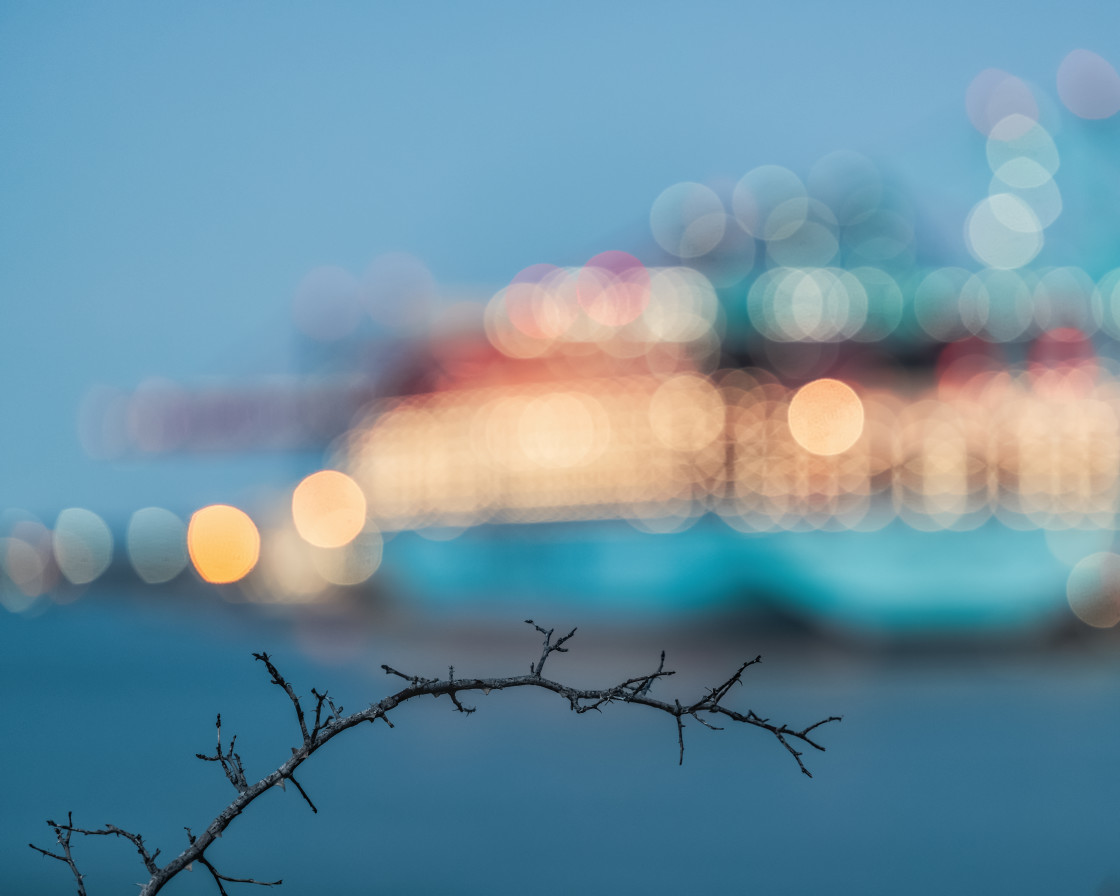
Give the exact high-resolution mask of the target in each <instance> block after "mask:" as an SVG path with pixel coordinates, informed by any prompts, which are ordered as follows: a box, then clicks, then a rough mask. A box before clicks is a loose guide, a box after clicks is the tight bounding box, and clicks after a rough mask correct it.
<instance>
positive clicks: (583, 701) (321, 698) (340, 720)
mask: <svg viewBox="0 0 1120 896" xmlns="http://www.w3.org/2000/svg"><path fill="white" fill-rule="evenodd" d="M525 622H526V623H527V624H528V625H531V626H533V628H535V629H536V630H537V631H538V632H540V633H541V634H542V635H544V642H543V644H542V646H541V654H540V657H539V658H538V659H537V661H536V662H535V663H530V664H529V674H527V675H514V676H510V677H507V678H456V677H455V668H454V667H453V666H451V667H449V668H448V675H447V678H446V679H444V680H441V679H438V678H425V677H423V676H420V675H409V674H407V673H404V672H401V671H399V670H397V669H394V668H393V667H392V666H388V665H383V666H382V667H381V668H382V669H384V670H385V673H386V674H387V675H392V676H396V677H398V678H401V679H404V681H405V682H407V686H406V687H405V688H404V689H403V690H400V691H398V692H397V693H395V694H391V695H390V696H388V697H385V698H384V699H382V700H380V701H379V702H377V703H373V704H371V705H370V706H369V707H367V708H366V709H363V710H360V711H358V712H355V713H351V714H350V715H344V714H343V710H342V707H341V706H339V705H336V704H335V703H334V701H333V700H332V699H331V698H330V696H329V695H328V693H327V692H326V691H323V692H322V693H320V692H319V691H317V690H315V689H314V688H312V690H311V696H312V697H313V698H314V708H313V709H312V708H310V707H309V708H307V709H305V708H304V704H303V699H301V698H300V697H299V696H298V695H297V694H296V692H295V689H294V688H293V687H292V685H291V684H290V683H289V682H288V680H287V679H286V678H284V676H283V675H281V674H280V672H279V670H278V669H277V668H276V666H275V665H273V663H272V659H271V657H269V655H268V654H267V653H254V654H253V658H254V659H256V660H257V661H258V662H261V663H263V664H264V666H265V668H266V669H267V670H268V672H269V674H270V675H271V676H272V683H273V684H275V685H277V686H278V687H280V688H281V689H282V690H283V691H284V693H285V694H287V696H288V699H289V700H290V701H291V703H292V707H293V709H294V710H295V714H296V722H297V723H298V725H299V731H300V746H298V747H292V753H291V758H289V759H288V760H286V761H285V762H284V763H283V764H281V765H280V766H279V767H278V768H277V769H275V770H274V771H272V772H270V773H269V774H267V775H265V776H264V777H263V778H261V779H260V780H259V781H257V782H256V783H255V784H249V782H248V779H247V778H246V775H245V767H244V765H243V763H242V761H241V757H240V755H238V754H237V753H236V752H235V751H234V745H235V743H236V741H237V738H236V736H234V737H232V738H230V742H229V746H228V747H226V749H225V750H224V751H223V749H222V717H221V715H219V716H218V717H217V722H216V728H217V748H216V750H215V752H214V755H213V756H207V755H205V754H203V753H196V754H195V755H196V756H197V757H198V758H199V759H202V760H204V761H206V762H217V763H220V764H221V766H222V770H223V771H224V772H225V775H226V777H227V778H228V779H229V781H230V783H231V784H232V785H233V787H234V789H235V790H236V791H237V796H236V797H235V798H234V799H233V801H232V802H231V803H230V804H229V805H228V806H226V808H225V809H223V810H222V811H221V812H220V813H219V814H218V816H217V817H216V818H215V819H214V820H213V821H212V822H210V824H209V825H207V827H206V829H205V830H204V831H203V832H202V833H201V834H198V835H197V836H196V835H195V834H194V833H193V832H192V831H191V829H190V828H186V832H187V841H188V845H187V847H186V848H185V849H184V850H183V851H182V852H181V853H179V855H177V856H176V857H175V858H174V859H171V860H170V861H169V862H167V864H165V865H162V866H161V865H158V864H156V857H157V856H158V855H159V852H160V851H159V850H158V849H157V850H156V851H155V852H149V851H148V849H147V847H146V846H145V845H144V841H143V839H142V838H141V837H140V835H139V834H133V833H130V832H129V831H125V830H122V829H121V828H118V827H116V826H115V825H111V824H107V825H105V826H104V827H103V828H96V829H88V828H77V827H74V824H73V819H72V818H71V817H70V815H67V821H66V824H59V823H58V822H55V821H47V824H48V825H49V826H50V827H51V829H52V830H53V831H54V833H55V838H56V839H57V841H58V844H59V847H60V848H61V850H62V851H61V854H60V853H56V852H51V851H49V850H46V849H43V848H42V847H39V846H35V844H33V843H32V844H28V845H29V846H30V847H31V848H32V849H34V850H36V851H38V852H40V853H42V854H43V855H45V856H48V857H49V858H52V859H56V860H58V861H60V862H63V863H65V864H66V865H67V866H68V867H69V868H70V871H71V873H72V874H73V875H74V879H75V880H76V882H77V885H78V896H86V889H85V882H84V876H83V875H82V873H81V872H80V871H79V870H78V866H77V863H76V862H75V860H74V857H73V855H72V853H71V846H70V840H71V836H72V835H73V834H81V835H83V836H116V837H123V838H124V839H126V840H128V841H130V842H131V843H132V844H133V846H135V847H136V850H137V852H139V854H140V858H141V861H142V862H143V864H144V867H145V869H147V871H148V873H149V874H150V875H151V878H150V879H149V880H148V882H147V883H146V884H144V885H143V886H142V888H141V890H140V896H155V894H156V893H158V892H159V891H160V890H161V889H163V887H164V886H165V885H166V884H167V883H168V881H170V880H171V879H172V878H173V877H175V876H176V875H177V874H178V873H179V872H181V871H184V870H190V869H191V868H193V865H194V863H195V862H198V863H199V864H200V865H201V866H202V867H203V868H205V869H206V870H207V871H208V872H210V876H211V877H212V878H213V879H214V882H215V883H216V884H217V886H218V892H219V893H220V894H221V896H228V893H227V892H226V889H225V887H224V884H226V883H240V884H256V885H259V886H264V887H274V886H279V885H280V884H281V883H282V881H279V880H275V881H260V880H255V879H253V878H251V877H231V876H229V875H226V874H223V873H221V872H219V871H218V870H217V869H216V868H215V867H214V865H213V864H212V863H211V861H210V859H209V858H207V856H206V855H205V853H206V850H207V849H208V848H209V847H210V846H212V845H213V843H214V841H215V840H216V839H217V838H218V837H221V836H222V832H223V831H224V830H225V829H226V828H227V827H228V826H229V824H230V823H231V822H232V821H233V819H235V818H236V817H237V816H238V815H240V814H241V813H242V811H244V809H245V808H246V807H247V806H248V805H249V804H250V803H252V802H253V801H254V800H255V799H256V798H257V797H259V796H261V795H262V794H263V793H265V792H266V791H268V790H270V789H272V788H273V787H280V788H282V789H283V788H284V785H285V783H286V782H288V781H291V782H292V784H294V785H295V787H296V790H298V791H299V793H300V795H301V796H302V797H303V799H304V800H305V801H306V802H307V805H308V806H310V808H311V811H312V812H318V811H319V810H318V809H317V808H316V807H315V804H314V803H313V802H312V801H311V797H309V796H308V795H307V792H306V791H305V790H304V789H303V787H302V786H300V784H299V782H298V781H297V780H296V779H295V770H296V769H297V768H298V767H299V766H300V765H302V764H303V762H305V761H306V760H307V759H308V758H309V757H310V756H311V754H312V753H314V752H315V751H316V750H318V749H319V748H320V747H322V746H323V745H324V744H325V743H327V741H329V740H331V739H332V738H334V737H335V736H337V735H339V734H341V733H342V732H343V731H346V730H347V729H349V728H354V727H356V726H357V725H360V724H362V723H363V722H369V723H370V724H374V723H375V722H377V720H378V719H380V720H382V721H383V722H385V723H386V724H387V725H388V726H389V727H390V728H392V727H394V725H393V723H392V722H391V721H390V720H389V712H390V711H391V710H393V709H395V708H396V707H398V706H400V705H401V704H402V703H404V702H406V701H408V700H411V699H413V698H414V697H422V696H432V697H437V698H438V697H443V696H446V697H448V698H449V699H450V700H451V702H452V704H453V706H454V708H455V710H456V711H457V712H461V713H464V714H466V715H469V714H470V713H473V712H474V711H475V707H473V706H467V705H465V704H464V703H463V702H462V701H461V700H460V699H459V693H460V692H463V691H481V692H482V694H483V695H486V694H489V693H490V692H491V691H501V690H506V689H508V688H518V687H536V688H543V689H545V690H548V691H552V692H554V693H556V694H559V695H560V696H561V697H563V698H564V699H565V700H567V701H568V706H569V708H570V709H571V710H573V711H574V712H576V713H585V712H589V711H590V710H595V711H596V712H602V707H603V706H604V705H605V704H610V703H634V704H638V705H639V706H648V707H650V708H652V709H656V710H660V711H661V712H664V713H666V714H668V715H670V716H672V717H673V720H674V722H675V723H676V728H677V743H678V745H679V752H680V758H679V762H680V763H682V764H683V763H684V729H685V727H686V726H685V719H694V720H695V721H697V722H699V723H700V724H701V725H703V726H704V727H706V728H711V729H712V730H715V731H721V730H722V727H721V726H719V725H715V724H713V721H714V720H719V721H726V720H730V721H732V722H739V723H742V724H744V725H749V726H752V727H755V728H761V729H762V730H764V731H768V732H769V733H770V734H772V735H773V736H774V737H775V738H776V739H777V741H778V743H780V744H781V745H782V746H783V747H785V749H786V750H787V751H788V752H789V753H790V755H791V756H792V757H793V759H794V761H795V762H796V763H797V766H798V768H800V769H801V771H802V772H803V773H804V774H805V775H808V776H809V777H812V775H811V774H810V772H809V769H808V768H806V766H805V762H804V760H803V759H802V755H803V749H804V747H805V746H809V747H812V748H813V749H815V750H820V751H822V752H823V751H824V747H823V746H821V745H820V744H819V743H817V742H816V741H815V740H814V739H813V738H812V737H810V734H811V732H813V731H814V730H815V729H817V728H819V727H820V726H822V725H826V724H828V723H829V722H838V721H840V717H839V716H829V717H828V718H826V719H821V720H820V721H817V722H814V723H812V724H811V725H807V726H806V727H804V728H792V727H790V726H789V725H787V724H784V723H783V724H775V723H773V722H771V721H770V720H769V719H768V718H763V717H762V716H759V715H758V714H757V713H755V712H754V711H753V710H747V711H746V712H745V713H744V712H738V711H737V710H733V709H729V708H728V707H726V706H724V705H723V700H724V699H725V698H726V697H727V696H728V694H729V693H730V692H731V689H732V688H733V687H734V686H735V685H737V684H742V683H743V673H744V672H745V671H746V670H747V669H748V668H749V667H751V666H753V665H755V664H756V663H758V662H761V660H762V657H760V656H757V657H755V658H754V659H753V660H747V661H746V662H744V663H743V664H742V665H741V666H740V667H739V669H738V670H737V671H736V672H735V674H734V675H732V676H731V677H730V678H728V679H727V680H726V681H723V682H721V683H720V684H718V685H716V686H715V687H713V688H708V689H707V693H705V694H704V696H702V697H700V698H699V699H698V700H695V701H693V702H692V703H681V701H680V700H679V699H674V700H673V702H672V703H667V702H665V701H662V700H656V699H654V698H653V697H650V696H649V693H650V689H651V687H652V686H653V684H654V682H656V681H659V680H660V679H662V678H668V677H669V676H670V675H673V674H674V673H673V671H672V670H670V669H666V668H665V653H664V652H662V654H661V661H660V662H659V663H658V665H657V668H656V669H655V670H654V671H653V672H650V673H647V674H645V675H637V676H634V677H632V678H628V679H626V680H625V681H623V682H620V683H619V684H616V685H612V686H611V687H607V688H599V689H584V688H573V687H569V686H568V685H565V684H561V683H560V682H557V681H552V680H550V679H547V678H544V677H543V672H544V666H545V661H546V660H547V659H548V658H549V656H551V655H552V654H553V653H566V652H567V651H568V648H567V647H564V646H563V645H564V644H565V643H567V642H568V641H569V640H570V639H571V638H572V636H573V635H575V633H576V630H575V629H574V628H573V629H572V630H571V631H570V632H568V634H566V635H563V636H562V637H560V638H557V639H556V640H555V641H553V640H552V636H553V634H554V632H555V630H554V629H545V628H543V627H542V626H539V625H537V624H536V623H535V622H533V620H531V619H526V620H525ZM304 699H307V698H304ZM309 717H310V718H311V719H312V721H311V723H310V727H308V718H309ZM799 746H800V747H802V749H801V750H799V749H797V747H799Z"/></svg>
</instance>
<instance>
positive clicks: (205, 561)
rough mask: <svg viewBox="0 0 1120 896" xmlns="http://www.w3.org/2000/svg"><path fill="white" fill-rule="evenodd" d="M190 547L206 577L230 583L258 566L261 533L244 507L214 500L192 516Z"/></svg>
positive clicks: (188, 531) (194, 562)
mask: <svg viewBox="0 0 1120 896" xmlns="http://www.w3.org/2000/svg"><path fill="white" fill-rule="evenodd" d="M187 550H188V552H189V553H190V558H191V562H192V563H193V564H194V568H195V569H196V570H197V571H198V574H199V575H200V576H201V577H202V578H203V579H205V580H206V581H207V582H212V583H214V584H227V583H229V582H236V581H238V580H240V579H243V578H244V577H245V576H247V575H248V574H249V572H250V571H251V570H252V569H253V567H254V566H256V564H257V560H258V558H259V557H260V550H261V537H260V533H259V532H258V531H257V527H256V525H255V524H254V523H253V521H252V520H251V519H250V518H249V515H248V514H247V513H245V511H243V510H239V509H238V508H236V507H231V506H230V505H228V504H211V505H209V506H207V507H203V508H202V509H201V510H196V511H195V512H194V514H193V515H192V516H191V520H190V524H189V525H188V526H187Z"/></svg>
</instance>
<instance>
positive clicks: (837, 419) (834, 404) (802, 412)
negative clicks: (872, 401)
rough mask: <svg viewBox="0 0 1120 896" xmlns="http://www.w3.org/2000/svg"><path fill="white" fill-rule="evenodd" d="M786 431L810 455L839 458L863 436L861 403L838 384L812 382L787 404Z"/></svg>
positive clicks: (844, 386) (821, 381) (849, 387)
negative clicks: (836, 456)
mask: <svg viewBox="0 0 1120 896" xmlns="http://www.w3.org/2000/svg"><path fill="white" fill-rule="evenodd" d="M789 431H790V433H792V435H793V437H794V439H795V440H796V441H797V444H799V445H800V446H801V447H802V448H804V449H805V450H806V451H808V452H810V453H812V454H822V455H831V454H840V453H842V452H844V451H847V450H848V449H849V448H851V447H852V446H853V445H854V444H855V443H856V441H857V440H858V439H859V437H860V436H861V435H862V434H863V402H862V401H860V400H859V396H858V395H856V393H855V391H854V390H853V389H852V387H851V386H848V385H845V384H844V383H842V382H840V381H839V380H833V379H821V380H813V382H811V383H807V384H806V385H804V386H802V387H801V388H800V389H798V390H797V394H796V395H794V396H793V400H792V401H790V403H789Z"/></svg>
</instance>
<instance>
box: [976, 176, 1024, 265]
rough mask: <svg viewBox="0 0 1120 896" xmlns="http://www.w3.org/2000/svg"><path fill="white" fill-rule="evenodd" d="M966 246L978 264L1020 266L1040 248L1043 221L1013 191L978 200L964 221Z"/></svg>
mask: <svg viewBox="0 0 1120 896" xmlns="http://www.w3.org/2000/svg"><path fill="white" fill-rule="evenodd" d="M965 239H966V241H967V243H968V250H969V252H971V253H972V255H973V257H974V258H975V259H976V260H977V261H979V262H980V263H981V264H986V265H987V266H988V267H992V268H1000V269H1003V270H1010V269H1013V268H1021V267H1022V266H1023V265H1025V264H1027V263H1028V262H1030V261H1032V260H1033V259H1034V257H1035V256H1036V255H1038V253H1039V252H1040V251H1041V250H1042V244H1043V236H1042V224H1041V223H1040V222H1039V220H1038V216H1037V215H1036V214H1035V213H1034V210H1033V209H1032V208H1031V207H1030V206H1029V205H1028V204H1027V203H1026V202H1024V201H1023V200H1022V199H1021V198H1020V197H1018V196H1016V195H1014V194H1013V193H997V194H996V195H994V196H989V197H988V198H986V199H982V200H980V202H978V203H977V204H976V206H975V207H974V208H973V209H972V211H971V213H970V214H969V216H968V221H967V222H966V223H965Z"/></svg>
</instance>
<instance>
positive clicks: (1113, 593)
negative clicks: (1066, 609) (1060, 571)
mask: <svg viewBox="0 0 1120 896" xmlns="http://www.w3.org/2000/svg"><path fill="white" fill-rule="evenodd" d="M1066 597H1067V599H1068V600H1069V605H1070V609H1072V610H1073V612H1074V614H1075V615H1076V616H1077V618H1078V619H1080V620H1081V621H1082V622H1084V623H1086V624H1087V625H1091V626H1093V627H1094V628H1111V627H1112V626H1114V625H1116V624H1117V623H1118V622H1120V556H1117V555H1116V554H1113V553H1110V552H1108V551H1102V552H1101V553H1099V554H1091V555H1090V556H1088V557H1086V558H1085V559H1084V560H1082V561H1081V562H1079V563H1078V564H1077V565H1076V566H1075V567H1074V568H1073V570H1072V571H1071V572H1070V574H1069V579H1068V580H1067V582H1066Z"/></svg>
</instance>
